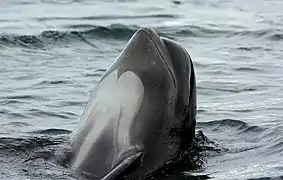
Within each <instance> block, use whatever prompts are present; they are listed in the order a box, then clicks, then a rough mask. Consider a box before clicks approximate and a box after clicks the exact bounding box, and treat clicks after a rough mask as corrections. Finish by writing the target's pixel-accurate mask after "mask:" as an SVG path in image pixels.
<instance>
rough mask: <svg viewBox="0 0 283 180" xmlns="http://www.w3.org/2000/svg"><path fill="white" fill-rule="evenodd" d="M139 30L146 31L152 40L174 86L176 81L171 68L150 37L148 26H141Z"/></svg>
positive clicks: (151, 38)
mask: <svg viewBox="0 0 283 180" xmlns="http://www.w3.org/2000/svg"><path fill="white" fill-rule="evenodd" d="M141 31H143V32H144V33H146V34H147V35H148V37H149V38H150V40H151V41H152V43H153V44H154V47H155V48H156V49H157V52H158V54H159V55H160V57H161V59H162V62H163V64H164V65H165V67H166V69H167V70H168V72H169V74H170V77H171V80H172V82H173V86H174V87H176V81H175V79H174V76H173V72H172V70H171V69H170V68H169V65H168V63H167V62H166V61H165V58H164V55H163V53H162V52H161V50H160V49H159V48H158V46H157V44H156V42H155V41H154V39H153V37H152V34H151V32H150V31H151V30H150V29H149V28H142V29H141ZM158 38H159V40H160V41H161V39H160V37H159V36H158Z"/></svg>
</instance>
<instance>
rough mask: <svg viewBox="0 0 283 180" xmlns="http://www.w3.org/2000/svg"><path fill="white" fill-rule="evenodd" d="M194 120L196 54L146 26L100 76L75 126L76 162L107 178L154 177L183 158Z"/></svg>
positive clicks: (73, 160)
mask: <svg viewBox="0 0 283 180" xmlns="http://www.w3.org/2000/svg"><path fill="white" fill-rule="evenodd" d="M195 125H196V80H195V72H194V67H193V62H192V60H191V58H190V55H189V54H188V52H187V51H186V49H185V48H184V47H183V46H182V45H180V44H179V43H177V42H175V41H173V40H170V39H167V38H164V37H160V36H159V35H158V34H157V33H156V32H155V31H154V30H153V29H151V28H141V29H139V30H137V32H136V33H135V34H134V35H133V36H132V38H131V39H130V40H129V42H128V43H127V45H126V47H125V48H124V50H123V51H122V53H121V54H120V55H119V56H118V58H117V59H116V61H115V62H114V63H113V65H112V66H111V67H110V68H109V69H108V70H107V72H105V74H104V75H103V76H102V78H101V80H100V81H99V82H98V84H97V86H96V87H95V89H94V91H93V93H92V94H91V97H90V99H89V102H88V104H87V106H86V108H85V110H84V113H83V115H82V117H81V120H80V125H79V127H78V128H77V129H76V130H75V131H74V132H73V133H72V134H71V137H70V144H71V148H72V154H73V156H72V158H71V168H72V169H74V170H78V171H82V172H86V173H90V174H93V176H95V177H96V178H97V179H103V180H110V179H116V178H119V177H129V178H131V179H142V178H144V177H148V176H150V175H152V174H154V172H156V171H157V170H158V169H159V168H161V167H162V166H164V165H165V164H168V163H173V162H178V161H179V160H180V159H182V157H183V155H184V154H185V153H186V151H187V149H188V148H189V147H190V144H191V142H192V140H193V138H194V135H195Z"/></svg>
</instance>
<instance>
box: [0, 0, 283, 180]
mask: <svg viewBox="0 0 283 180" xmlns="http://www.w3.org/2000/svg"><path fill="white" fill-rule="evenodd" d="M282 9H283V1H280V0H250V1H244V0H234V1H232V0H182V1H167V0H152V1H149V0H144V1H140V0H135V1H134V0H124V1H122V0H120V1H119V0H117V1H114V0H104V1H98V0H95V1H94V0H93V1H90V0H56V1H55V0H2V1H0V64H1V65H0V105H1V106H0V118H1V120H0V125H1V126H0V179H15V180H16V179H17V180H18V179H19V180H20V179H21V180H22V179H78V178H81V177H78V176H77V175H76V173H73V172H72V171H71V170H69V169H68V168H66V167H65V166H64V164H65V159H64V158H62V157H65V156H66V152H68V148H69V147H68V143H67V139H68V135H69V134H70V132H72V130H73V129H74V128H75V127H76V126H77V125H78V121H79V117H80V115H81V114H82V111H83V109H84V106H85V105H86V103H87V100H88V98H89V95H90V92H91V91H92V89H93V87H94V86H95V85H96V83H97V81H98V80H99V78H100V77H101V75H102V74H103V73H104V72H105V70H106V69H107V68H108V67H109V66H110V65H111V64H112V62H113V61H114V60H115V58H116V57H117V56H118V54H119V53H120V52H121V50H122V49H123V48H124V46H125V44H126V43H127V41H128V40H129V38H130V37H131V35H132V34H133V33H134V32H135V31H136V30H137V29H138V28H139V27H141V26H150V27H152V28H154V29H155V30H157V31H158V33H160V34H161V35H162V36H166V37H169V38H172V39H175V40H177V41H179V42H181V43H182V44H183V45H184V46H185V47H186V49H187V50H188V51H189V53H190V54H191V56H192V59H193V61H194V64H195V69H196V77H197V96H198V114H197V122H198V123H197V130H201V131H202V132H203V134H202V133H201V132H198V136H197V138H196V140H195V145H194V147H193V148H194V150H195V154H194V155H193V156H192V157H191V159H190V163H187V167H186V170H183V171H182V172H181V173H180V172H175V173H171V174H170V175H169V174H166V175H164V174H163V175H160V176H157V177H156V179H207V178H211V179H219V180H220V179H223V180H224V179H225V180H226V179H260V178H262V179H272V178H274V179H283V93H282V92H283V78H282V72H283V71H282V68H283V50H282V48H283V30H282V28H283V10H282ZM194 158H195V159H194Z"/></svg>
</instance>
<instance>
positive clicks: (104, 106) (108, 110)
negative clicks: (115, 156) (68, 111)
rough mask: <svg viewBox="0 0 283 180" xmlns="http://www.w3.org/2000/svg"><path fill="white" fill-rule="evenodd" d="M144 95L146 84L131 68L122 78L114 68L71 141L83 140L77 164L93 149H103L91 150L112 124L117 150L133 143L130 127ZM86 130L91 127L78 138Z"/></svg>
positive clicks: (98, 88)
mask: <svg viewBox="0 0 283 180" xmlns="http://www.w3.org/2000/svg"><path fill="white" fill-rule="evenodd" d="M143 96H144V86H143V84H142V82H141V80H140V78H139V77H138V76H137V75H136V74H135V73H133V72H131V71H127V72H124V73H123V74H122V75H120V77H119V79H118V78H117V71H113V72H112V73H111V74H109V75H108V76H107V77H105V79H103V80H102V81H101V82H100V84H99V85H98V86H97V87H96V88H95V91H94V92H93V93H92V95H91V97H90V101H89V103H88V106H87V108H86V109H85V112H84V114H83V116H82V119H81V120H82V122H81V127H80V128H79V129H78V130H77V131H76V132H74V133H73V134H72V136H71V141H72V140H77V141H83V143H82V144H81V147H80V148H79V151H78V152H76V153H77V156H76V158H75V161H73V165H72V166H73V168H75V169H76V168H77V167H79V166H80V164H81V163H82V162H83V161H84V160H86V159H85V158H86V157H88V156H87V155H88V154H89V153H99V152H90V151H91V149H92V146H93V145H94V144H95V142H96V141H97V139H98V138H99V137H100V136H101V135H102V134H103V132H104V131H105V130H106V129H108V128H112V130H113V131H115V134H116V135H115V140H114V142H115V143H116V144H115V151H116V152H117V153H119V151H120V149H123V148H126V147H128V146H130V142H129V129H130V126H131V123H132V122H133V121H134V118H135V116H136V114H137V113H138V111H139V109H140V106H141V103H142V100H143ZM109 124H111V126H109ZM112 124H113V125H114V127H113V126H112ZM84 131H88V132H86V134H87V135H86V136H85V138H84V139H76V137H78V134H79V133H81V132H84Z"/></svg>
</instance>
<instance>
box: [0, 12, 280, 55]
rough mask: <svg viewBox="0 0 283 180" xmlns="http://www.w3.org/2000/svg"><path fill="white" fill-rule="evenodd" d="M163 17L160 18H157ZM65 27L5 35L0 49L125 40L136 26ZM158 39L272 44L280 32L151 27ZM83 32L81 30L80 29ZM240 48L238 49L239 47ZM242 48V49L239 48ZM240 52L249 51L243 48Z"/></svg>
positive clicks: (187, 26)
mask: <svg viewBox="0 0 283 180" xmlns="http://www.w3.org/2000/svg"><path fill="white" fill-rule="evenodd" d="M161 17H163V16H161ZM67 28H71V29H77V30H71V31H55V30H48V31H43V32H42V33H41V34H39V35H23V36H17V35H7V34H2V35H1V36H0V46H3V45H4V46H10V47H15V46H16V47H17V46H19V47H25V48H31V49H43V50H44V49H47V48H50V46H51V47H52V46H54V45H58V46H60V45H66V44H67V43H70V41H81V42H84V43H88V41H87V39H92V38H95V39H96V40H97V39H105V38H106V39H107V38H110V39H115V40H128V39H129V38H130V37H131V36H132V35H133V34H134V33H135V32H136V31H137V30H138V29H139V28H140V26H135V25H134V26H126V25H122V24H112V25H109V26H95V25H88V24H81V25H69V26H68V27H67ZM152 28H154V29H155V30H156V31H157V32H158V33H159V34H160V35H161V36H164V37H168V38H172V39H175V37H200V38H208V37H213V38H214V37H227V38H229V37H239V36H240V37H256V38H264V39H267V40H272V41H279V40H282V39H283V32H281V31H279V30H274V29H261V30H229V29H220V28H211V27H204V26H194V25H185V26H180V27H152ZM80 29H83V30H80ZM240 49H241V48H240ZM242 49H243V48H242ZM244 50H250V49H247V48H244Z"/></svg>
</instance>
